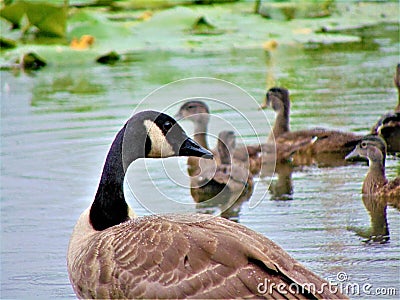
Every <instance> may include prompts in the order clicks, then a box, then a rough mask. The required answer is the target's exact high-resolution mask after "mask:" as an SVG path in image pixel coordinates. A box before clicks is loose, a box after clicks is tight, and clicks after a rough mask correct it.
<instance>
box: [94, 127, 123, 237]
mask: <svg viewBox="0 0 400 300" xmlns="http://www.w3.org/2000/svg"><path fill="white" fill-rule="evenodd" d="M125 128H126V125H125V126H124V127H123V128H122V129H121V130H120V131H119V132H118V134H117V136H116V137H115V140H114V142H113V143H112V145H111V148H110V151H109V152H108V155H107V158H106V162H105V164H104V168H103V173H102V175H101V179H100V183H99V187H98V189H97V193H96V196H95V199H94V201H93V204H92V206H91V208H90V222H91V224H92V226H93V228H94V229H95V230H104V229H107V228H109V227H111V226H114V225H117V224H120V223H122V222H125V221H127V220H128V219H129V216H128V204H127V203H126V201H125V197H124V188H123V186H124V177H125V172H124V167H123V163H122V141H123V138H124V133H125Z"/></svg>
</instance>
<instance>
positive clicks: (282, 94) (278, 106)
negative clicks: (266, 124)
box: [262, 87, 290, 112]
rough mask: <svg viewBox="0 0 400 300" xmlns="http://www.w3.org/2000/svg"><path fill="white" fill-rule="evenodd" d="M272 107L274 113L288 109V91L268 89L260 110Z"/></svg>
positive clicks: (279, 88)
mask: <svg viewBox="0 0 400 300" xmlns="http://www.w3.org/2000/svg"><path fill="white" fill-rule="evenodd" d="M267 107H272V109H273V110H274V111H275V112H279V111H281V110H283V109H288V108H289V107H290V100H289V91H288V90H287V89H285V88H282V87H273V88H270V89H269V90H268V92H267V94H266V96H265V101H264V104H263V105H262V108H267Z"/></svg>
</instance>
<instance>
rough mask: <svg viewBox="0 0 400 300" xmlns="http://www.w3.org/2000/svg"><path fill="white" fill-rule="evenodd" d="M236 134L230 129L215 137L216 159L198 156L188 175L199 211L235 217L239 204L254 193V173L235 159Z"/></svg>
mask: <svg viewBox="0 0 400 300" xmlns="http://www.w3.org/2000/svg"><path fill="white" fill-rule="evenodd" d="M235 147H236V137H235V133H234V132H233V131H222V132H221V133H220V134H219V136H218V142H217V151H218V160H213V161H210V160H204V159H200V160H199V164H198V169H197V170H196V172H192V174H193V175H194V176H192V177H191V178H190V185H191V189H190V191H191V195H192V197H193V199H194V201H195V202H197V203H199V204H198V205H197V208H198V210H199V212H203V213H213V214H215V213H216V210H219V211H220V213H221V216H223V217H225V218H228V219H231V220H235V221H237V220H238V216H239V212H240V207H241V204H242V203H243V202H244V201H246V200H248V199H249V198H250V197H251V195H252V193H253V186H254V184H253V176H252V175H251V173H250V171H249V168H248V165H246V164H244V163H243V162H242V161H238V160H236V159H235V158H234V156H233V154H234V152H235Z"/></svg>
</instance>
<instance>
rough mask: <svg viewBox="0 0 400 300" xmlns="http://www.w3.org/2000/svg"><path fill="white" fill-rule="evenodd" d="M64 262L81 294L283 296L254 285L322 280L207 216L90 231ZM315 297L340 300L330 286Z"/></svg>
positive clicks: (268, 245)
mask: <svg viewBox="0 0 400 300" xmlns="http://www.w3.org/2000/svg"><path fill="white" fill-rule="evenodd" d="M205 218H206V219H208V220H206V221H204V219H205ZM155 236H159V240H158V241H157V242H156V240H155V239H154V237H155ZM155 243H157V247H154V244H155ZM69 263H70V264H71V268H72V269H73V270H74V272H73V274H71V281H72V282H73V286H74V289H75V291H76V293H77V295H78V296H79V297H80V298H98V297H102V298H219V297H220V298H238V297H239V298H246V297H252V298H254V297H265V298H270V297H271V296H276V297H279V298H281V297H282V295H281V294H276V295H274V294H273V295H270V294H265V295H261V294H259V293H258V292H257V286H258V284H260V283H263V282H264V281H265V280H267V281H268V282H270V283H271V284H272V283H275V284H276V285H277V284H284V285H286V286H287V288H288V287H289V285H290V284H292V285H304V284H307V283H311V284H315V285H316V287H318V288H320V287H321V286H322V284H323V283H325V284H326V282H325V281H324V280H322V279H320V278H319V277H317V276H316V275H314V274H313V273H312V272H310V271H309V270H307V269H306V268H304V267H303V266H302V265H301V264H299V263H298V262H296V261H295V260H294V259H293V258H291V257H290V256H289V255H288V254H286V252H285V251H284V250H283V249H281V248H280V247H279V246H277V245H276V244H274V243H273V242H271V241H270V240H268V239H267V238H265V237H264V236H262V235H260V234H258V233H256V232H254V231H252V230H250V229H248V228H246V227H244V226H242V225H239V224H236V223H234V222H231V221H228V220H225V219H223V218H219V217H210V216H205V215H187V216H182V215H168V216H149V217H142V218H137V219H133V220H131V221H127V222H124V223H122V224H120V225H117V226H114V227H111V228H109V229H106V230H104V231H100V232H97V233H96V234H94V235H92V237H91V238H89V239H88V240H87V241H86V242H85V244H83V245H81V247H80V251H79V255H78V256H76V257H74V258H72V261H70V262H69ZM287 291H288V292H289V290H287ZM275 292H276V291H274V293H275ZM287 296H288V297H289V298H290V297H291V296H294V295H291V296H290V295H287ZM297 296H301V295H297ZM306 297H307V298H309V297H310V295H308V294H306ZM313 297H315V298H321V299H322V298H325V299H328V298H329V299H343V298H345V296H344V295H341V294H339V293H338V294H336V295H334V294H331V293H329V290H328V287H326V288H325V289H324V290H323V292H322V293H321V294H318V293H316V294H314V295H313Z"/></svg>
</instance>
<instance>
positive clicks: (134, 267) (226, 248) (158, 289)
mask: <svg viewBox="0 0 400 300" xmlns="http://www.w3.org/2000/svg"><path fill="white" fill-rule="evenodd" d="M178 155H184V156H188V155H194V156H198V157H200V156H203V157H207V158H211V153H210V152H209V151H207V150H205V149H203V148H202V147H200V146H199V145H198V144H197V143H195V142H194V141H192V140H191V139H190V138H188V137H187V136H186V134H185V133H184V131H183V130H182V129H181V128H180V127H179V125H178V124H176V122H175V120H174V119H172V118H171V117H169V116H167V115H165V114H162V113H158V112H154V111H145V112H141V113H138V114H135V115H134V116H133V117H132V118H131V119H130V120H128V122H127V123H126V124H125V126H124V127H123V128H122V129H121V131H120V132H119V133H118V134H117V136H116V138H115V140H114V142H113V143H112V145H111V148H110V151H109V153H108V155H107V158H106V162H105V165H104V168H103V173H102V176H101V180H100V183H99V188H98V192H97V193H96V197H95V200H94V201H93V203H92V205H91V207H89V208H88V209H87V210H85V211H84V212H83V213H82V214H81V216H80V217H79V219H78V221H77V223H76V225H75V228H74V230H73V233H72V235H71V239H70V243H69V247H68V254H67V266H68V273H69V277H70V281H71V283H72V286H73V289H74V291H75V293H76V295H77V296H78V297H79V298H85V299H93V298H97V299H104V298H108V299H127V298H247V297H252V298H283V297H287V298H298V299H303V298H309V299H316V298H317V299H319V298H321V299H322V298H324V299H343V298H346V297H345V296H344V295H342V294H340V293H339V292H337V293H332V292H331V291H330V290H329V285H328V283H327V282H326V281H325V280H323V279H321V278H319V277H318V276H317V275H315V274H314V273H312V272H311V271H309V270H307V269H306V268H305V267H304V266H302V265H301V264H300V263H298V262H296V261H295V260H294V259H293V258H291V257H290V256H289V255H288V254H287V253H286V252H285V251H284V250H282V249H281V248H280V247H279V246H277V245H276V244H274V243H273V242H271V241H270V240H269V239H267V238H266V237H264V236H262V235H260V234H258V233H256V232H254V231H252V230H250V229H248V228H246V227H244V226H242V225H239V224H236V223H234V222H232V221H229V220H225V219H223V218H220V217H214V216H210V215H201V214H194V215H160V216H146V217H140V218H139V217H133V215H132V214H131V213H130V209H129V207H128V205H127V203H126V201H125V198H124V195H123V179H124V176H125V172H126V170H127V168H128V167H129V165H130V164H131V163H132V162H133V161H134V160H136V159H139V158H146V157H152V158H157V157H169V156H178ZM273 283H275V285H273ZM277 283H281V285H280V286H279V287H278V286H276V284H277ZM266 284H267V285H268V286H269V287H271V289H270V290H268V289H266V293H263V290H264V287H265V285H266ZM262 285H264V286H262ZM260 286H261V293H259V291H258V289H257V288H258V287H260ZM310 286H311V287H313V286H315V288H310ZM296 287H298V289H296Z"/></svg>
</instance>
